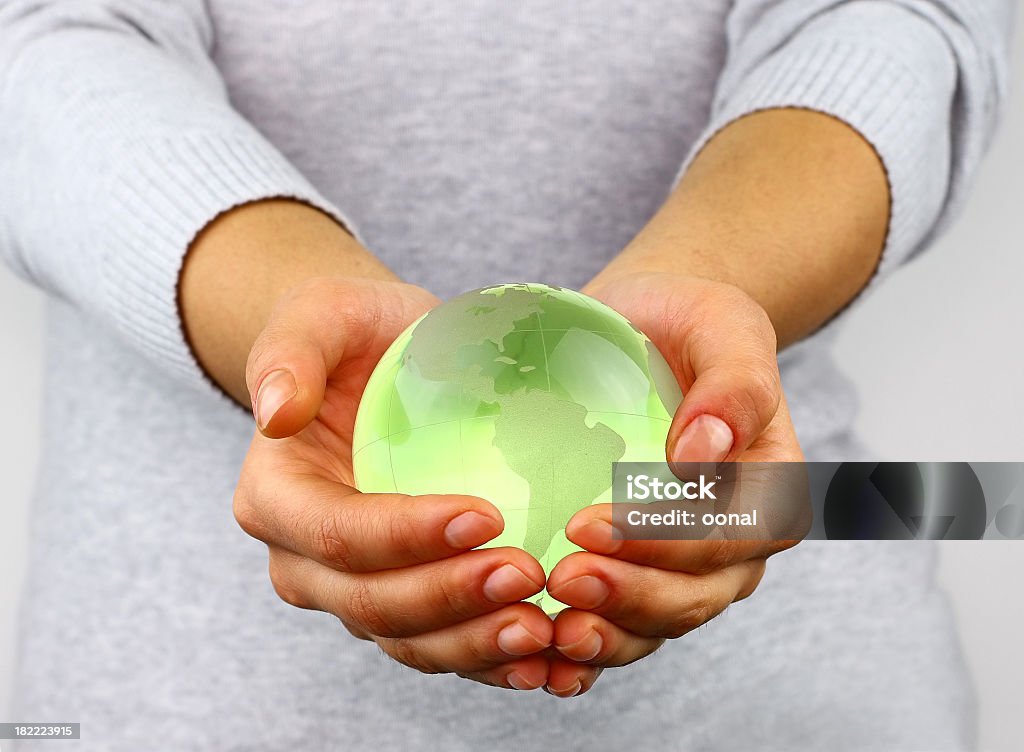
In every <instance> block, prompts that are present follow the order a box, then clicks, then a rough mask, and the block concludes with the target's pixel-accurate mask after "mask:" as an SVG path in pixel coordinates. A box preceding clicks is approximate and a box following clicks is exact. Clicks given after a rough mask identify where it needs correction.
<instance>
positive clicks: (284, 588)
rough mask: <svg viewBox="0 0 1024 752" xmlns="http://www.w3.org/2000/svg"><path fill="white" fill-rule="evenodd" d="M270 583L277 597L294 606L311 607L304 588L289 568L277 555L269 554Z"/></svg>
mask: <svg viewBox="0 0 1024 752" xmlns="http://www.w3.org/2000/svg"><path fill="white" fill-rule="evenodd" d="M270 583H271V584H272V585H273V586H274V592H275V593H277V597H278V598H280V599H281V600H282V601H284V602H285V603H287V604H288V605H289V606H294V607H295V608H311V607H312V606H311V604H310V601H309V598H308V597H307V596H306V593H305V590H304V589H303V588H302V587H300V586H299V584H298V582H297V581H296V579H295V576H294V573H293V572H292V571H291V569H290V568H289V567H288V566H286V565H284V564H282V563H281V561H280V559H279V557H277V556H275V555H274V554H273V553H272V554H271V555H270Z"/></svg>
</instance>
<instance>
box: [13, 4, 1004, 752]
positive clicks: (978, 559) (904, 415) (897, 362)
mask: <svg viewBox="0 0 1024 752" xmlns="http://www.w3.org/2000/svg"><path fill="white" fill-rule="evenodd" d="M1018 15H1019V18H1018V24H1017V26H1018V29H1017V30H1018V36H1017V39H1018V40H1021V39H1024V14H1018ZM1017 44H1018V45H1019V44H1021V42H1020V41H1018V42H1017ZM1014 67H1015V72H1016V75H1015V76H1014V83H1015V84H1019V86H1016V88H1017V89H1020V90H1021V93H1020V94H1018V93H1017V92H1015V96H1013V97H1012V98H1011V103H1010V110H1009V112H1008V116H1007V118H1006V120H1005V121H1004V123H1003V127H1002V129H1001V131H1000V136H999V139H998V141H997V143H996V144H995V147H994V149H993V151H992V153H991V154H990V156H989V158H988V159H987V161H986V164H985V166H984V169H983V172H982V175H981V178H980V180H979V182H978V185H977V188H976V190H975V192H974V196H973V199H972V201H971V203H970V205H969V207H968V208H967V210H966V212H965V214H964V216H963V217H962V218H961V220H960V222H959V223H958V224H957V225H956V227H955V228H954V229H953V230H952V231H951V232H950V233H949V234H948V235H947V236H946V237H944V238H943V239H942V241H941V242H940V243H938V245H937V246H936V247H934V248H933V249H931V250H930V251H929V252H928V254H926V255H925V256H923V257H922V258H920V259H919V260H918V261H916V262H914V263H912V264H910V265H909V266H907V267H906V268H905V269H903V270H902V271H900V272H899V273H897V274H896V275H895V276H894V277H893V278H892V279H890V280H889V282H888V283H887V284H886V285H884V286H883V287H882V289H881V290H879V291H878V292H876V293H875V294H874V295H873V296H872V297H871V298H870V299H869V300H867V301H865V303H864V304H863V305H862V306H860V307H859V308H858V309H856V310H855V311H853V312H852V315H851V316H850V317H849V320H848V322H847V324H846V326H845V329H844V331H843V334H842V336H841V338H840V342H839V345H838V350H837V353H838V356H839V359H840V362H841V364H842V365H843V367H844V369H845V370H846V372H847V373H849V374H850V376H851V377H852V378H853V379H854V381H855V382H856V383H857V385H858V386H859V388H860V393H861V399H862V412H861V416H860V419H859V425H858V428H859V430H860V432H861V435H862V437H863V438H864V439H865V440H866V441H867V442H868V444H869V445H870V446H871V447H872V448H873V449H874V450H875V452H876V453H877V456H878V458H879V459H891V460H970V461H981V460H1021V461H1024V435H1022V433H1021V425H1022V423H1024V357H1022V354H1021V350H1022V346H1024V338H1022V334H1021V325H1022V324H1024V295H1022V292H1021V284H1020V278H1021V276H1022V275H1024V237H1022V236H1024V141H1022V135H1024V56H1021V55H1017V59H1016V60H1015V64H1014ZM42 310H43V308H42V300H41V295H40V294H39V293H38V292H36V291H35V290H33V289H31V288H29V287H27V286H26V285H25V284H23V283H21V282H20V281H18V280H16V279H15V278H13V277H12V276H11V275H10V274H9V273H8V272H7V271H6V269H2V270H0V720H42V721H54V720H60V719H52V718H51V719H45V718H44V719H8V718H6V717H5V714H4V712H3V709H4V708H6V707H7V702H8V700H9V691H10V690H9V686H8V677H9V676H10V673H11V666H12V662H13V658H14V642H13V637H14V622H15V607H16V603H17V598H18V591H19V588H20V582H21V578H22V574H23V572H24V555H25V539H26V535H27V524H26V511H27V507H28V504H29V499H30V496H31V489H32V484H33V477H34V472H35V464H36V458H37V454H38V452H37V447H38V441H39V431H38V425H37V422H38V415H39V410H40V405H41V401H42V399H43V398H44V396H45V395H43V394H42V390H41V387H40V381H41V373H42V368H43V364H42V332H43V315H42ZM942 547H943V548H942V553H943V559H942V567H941V572H940V576H941V580H942V582H943V584H944V585H945V587H946V588H947V589H948V590H949V591H950V593H951V595H952V598H953V601H954V605H955V608H956V614H957V619H958V621H959V623H960V627H961V630H962V634H963V638H964V643H965V647H966V650H967V654H968V660H969V662H970V664H971V667H972V669H973V672H974V676H975V682H976V684H977V688H978V692H979V697H980V706H981V724H982V737H981V749H983V750H998V751H1003V750H1006V751H1007V752H1010V751H1011V750H1019V749H1022V748H1024V729H1020V728H1019V724H1020V723H1021V721H1020V715H1021V698H1022V697H1024V637H1022V627H1024V585H1022V584H1021V583H1022V576H1024V541H1021V542H1005V543H1002V542H999V543H997V542H994V541H989V542H986V543H976V542H974V543H972V542H957V543H944V544H942Z"/></svg>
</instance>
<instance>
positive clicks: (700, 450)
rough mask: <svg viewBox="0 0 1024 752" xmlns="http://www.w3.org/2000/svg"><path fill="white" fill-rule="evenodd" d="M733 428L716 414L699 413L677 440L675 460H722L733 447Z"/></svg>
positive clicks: (674, 451) (673, 459) (673, 458)
mask: <svg viewBox="0 0 1024 752" xmlns="http://www.w3.org/2000/svg"><path fill="white" fill-rule="evenodd" d="M732 444H733V436H732V429H731V428H729V425H728V424H727V423H726V422H725V421H724V420H722V419H721V418H716V417H715V416H714V415H699V416H697V417H696V418H694V419H693V420H692V421H690V425H688V426H687V427H686V430H685V431H683V433H682V434H681V435H680V436H679V438H678V439H677V440H676V445H675V447H674V448H673V449H672V461H673V462H721V461H722V460H724V459H725V458H726V457H727V456H728V454H729V451H730V450H731V449H732Z"/></svg>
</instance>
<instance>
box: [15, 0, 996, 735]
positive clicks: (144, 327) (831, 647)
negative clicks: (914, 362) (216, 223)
mask: <svg viewBox="0 0 1024 752" xmlns="http://www.w3.org/2000/svg"><path fill="white" fill-rule="evenodd" d="M1012 8H1013V3H1012V2H1011V1H1010V0H934V1H930V0H888V1H884V0H863V1H859V2H851V1H844V0H731V1H730V0H673V1H672V2H669V1H668V0H652V1H651V2H642V3H638V2H632V1H628V2H627V1H626V0H607V1H606V2H598V3H588V4H582V3H580V4H577V3H546V2H540V0H526V1H525V2H519V3H505V2H497V1H491V0H472V1H471V2H463V3H431V4H428V3H414V2H409V1H408V0H403V1H396V2H388V3H357V2H354V1H352V0H308V1H306V2H288V0H266V2H264V3H260V4H259V5H258V6H256V5H254V4H253V3H248V2H243V0H163V1H161V2H158V1H157V0H64V1H60V0H52V1H46V0H0V253H2V255H3V257H4V258H5V259H6V260H7V262H8V263H9V264H10V265H11V266H12V267H13V268H14V269H15V270H16V271H18V272H19V273H20V274H22V275H23V276H25V277H26V278H28V279H30V280H32V281H33V282H34V283H36V284H38V285H40V286H41V287H43V288H45V289H46V290H48V291H49V292H50V293H51V294H52V298H51V300H52V302H51V304H50V306H49V309H50V310H49V313H50V319H49V321H50V323H49V361H48V368H47V370H48V378H47V386H46V389H47V391H46V394H47V395H48V399H47V405H46V413H45V418H44V419H45V437H46V439H45V446H44V447H43V460H42V467H41V470H40V474H39V486H38V492H37V495H36V499H35V504H34V509H33V523H32V544H31V563H30V570H29V579H28V583H27V590H26V592H27V596H26V599H25V601H24V603H23V606H24V608H23V620H22V630H21V649H20V668H19V671H18V675H17V677H16V683H15V707H14V709H13V711H12V712H13V715H12V717H13V718H14V719H17V720H33V721H80V722H81V723H82V736H83V741H82V743H81V748H82V749H89V750H119V751H120V750H123V751H125V752H128V751H130V752H136V751H137V750H163V749H167V750H182V749H189V750H230V749H246V750H255V749H267V750H281V749H318V750H319V749H341V748H344V749H377V750H391V749H395V750H399V749H401V750H418V749H446V750H474V751H479V750H505V749H511V750H529V749H538V748H542V747H543V748H547V749H573V748H583V749H589V750H606V749H620V748H629V749H659V748H661V749H684V748H685V749H703V750H734V749H829V750H840V749H857V750H861V749H886V750H891V749H904V750H906V749H922V750H923V749H927V750H940V749H965V748H967V747H969V746H970V744H971V735H972V733H973V716H972V693H971V691H970V687H969V680H968V679H967V677H966V676H965V673H964V670H963V666H962V664H961V660H960V654H959V647H958V644H957V641H956V637H955V632H954V629H953V626H952V623H951V621H950V617H949V614H948V612H947V609H946V605H945V601H944V598H943V595H942V593H941V592H940V591H938V590H937V589H936V588H935V586H934V584H933V579H932V576H933V569H934V560H933V553H934V552H933V549H932V548H931V547H930V546H929V545H928V544H899V543H893V544H855V543H838V542H837V543H805V544H801V545H800V546H798V547H796V548H795V549H793V550H792V551H789V552H786V553H785V554H782V555H780V556H778V557H776V558H774V559H773V560H772V561H771V563H770V565H769V567H768V573H767V575H766V577H765V579H764V581H763V583H762V585H761V587H760V589H759V590H758V592H757V593H756V594H755V595H754V596H753V597H752V598H750V599H748V600H746V601H744V602H742V603H740V604H736V605H735V606H734V607H732V608H731V609H730V610H729V611H728V612H727V613H726V614H725V615H723V616H721V617H719V618H718V619H715V620H714V621H713V622H712V623H710V624H709V625H707V626H706V627H704V628H702V629H701V630H699V631H698V632H697V633H695V634H691V635H689V636H687V637H685V638H683V639H681V640H678V641H675V642H674V643H673V644H669V645H667V646H666V647H665V648H663V649H662V650H661V651H659V652H658V653H657V654H655V655H654V656H652V657H651V658H648V659H646V660H644V661H641V662H640V663H638V664H635V665H633V666H629V667H626V668H624V669H617V670H615V671H612V672H608V673H607V674H606V676H604V677H603V678H602V680H601V681H600V682H599V683H598V685H597V687H596V688H595V689H594V691H593V692H591V693H589V694H587V695H585V696H584V697H581V698H579V699H577V700H573V701H569V702H561V701H556V700H554V699H553V698H551V697H549V696H547V695H544V694H542V693H529V694H527V693H515V692H508V691H500V690H496V689H491V688H485V687H482V686H479V685H475V684H471V683H469V682H466V681H463V680H461V679H458V678H455V677H450V676H445V677H431V676H423V675H419V674H416V673H414V672H413V671H411V670H408V669H404V668H402V667H400V666H398V665H397V664H393V663H391V662H389V661H388V660H386V659H385V658H383V657H381V656H380V655H379V654H378V653H377V651H376V650H375V648H373V646H372V645H369V644H367V643H363V642H358V641H356V640H354V639H352V638H350V637H349V636H348V635H347V633H345V632H344V630H342V629H341V628H340V626H339V625H338V624H337V622H336V621H335V620H334V619H332V618H331V617H328V616H324V615H321V614H313V613H309V612H301V611H298V610H295V609H292V608H290V607H288V606H286V605H285V604H283V603H282V602H280V601H279V600H278V599H277V598H276V596H275V595H274V592H273V590H272V588H271V585H270V581H269V579H268V577H267V574H266V554H265V550H264V549H263V547H262V546H261V545H260V544H258V543H256V542H254V541H253V540H251V539H249V538H247V537H246V536H245V535H244V534H243V533H242V532H241V531H240V530H239V529H238V527H237V525H236V524H235V523H234V520H233V518H232V514H231V495H232V490H233V486H234V482H235V479H236V477H237V472H238V468H239V465H240V462H241V459H242V456H243V455H244V452H245V449H246V446H247V442H248V439H249V436H250V435H251V432H252V428H253V426H252V421H251V417H250V416H249V415H247V414H246V413H245V412H244V411H242V410H240V409H238V408H237V406H234V405H232V404H229V403H228V402H227V400H226V399H225V398H223V397H222V396H221V395H220V394H219V393H218V392H217V391H216V390H215V389H214V388H213V387H212V386H211V385H210V384H208V383H207V382H206V381H205V380H204V378H203V376H202V375H201V372H200V370H199V369H198V367H197V366H196V363H195V360H194V358H193V357H192V355H191V353H190V352H189V349H188V347H187V345H186V343H185V340H184V338H183V336H182V330H181V324H180V321H179V318H178V312H177V308H176V302H175V289H176V284H177V277H178V272H179V269H180V266H181V262H182V258H183V255H184V253H185V251H186V249H187V247H188V245H189V242H190V241H191V239H192V238H193V237H194V236H195V234H196V233H197V232H198V231H199V230H200V229H201V228H202V227H203V226H204V225H205V224H206V223H207V222H209V221H210V220H211V219H212V218H213V217H215V216H216V215H217V214H219V213H221V212H223V211H225V210H226V209H228V208H230V207H232V206H235V205H238V204H240V203H243V202H246V201H251V200H254V199H259V198H264V197H268V196H293V197H298V198H301V199H304V200H306V201H309V202H311V203H313V204H316V205H319V206H321V207H323V208H325V209H326V210H327V211H330V212H332V213H334V215H335V216H337V217H338V218H339V219H341V220H343V221H345V222H346V223H347V224H348V225H349V226H350V227H352V228H354V229H355V231H356V232H357V234H358V235H359V237H360V238H361V239H362V240H363V241H364V242H365V243H366V244H367V245H368V246H369V247H370V248H371V249H373V250H374V251H375V252H377V253H378V254H379V255H380V256H381V257H382V258H383V259H384V260H385V261H386V262H387V263H388V264H389V265H390V266H391V267H392V268H394V269H396V270H397V271H398V272H399V273H400V274H402V275H403V276H404V277H405V278H406V279H408V280H409V281H412V282H416V283H419V284H422V285H424V286H426V287H428V288H430V289H432V290H433V291H435V292H437V293H439V294H441V295H450V294H453V293H455V292H458V291H462V290H466V289H470V288H473V287H478V286H482V285H484V284H488V283H493V282H499V281H510V280H517V279H531V280H541V281H545V282H549V283H553V284H559V285H567V286H570V287H577V286H579V285H581V284H582V283H584V282H585V281H586V280H587V279H588V278H589V277H590V276H592V275H593V274H594V273H595V272H597V271H598V270H599V269H600V268H601V267H602V265H603V264H605V263H606V262H607V261H608V260H609V259H610V258H611V257H612V256H613V255H614V254H615V253H616V252H617V251H618V250H620V249H621V248H622V247H623V246H624V245H625V244H626V243H627V242H628V241H629V239H630V238H631V236H632V235H633V234H635V233H636V232H637V230H639V229H640V227H641V226H642V225H643V224H644V223H645V221H646V220H647V219H648V218H649V217H650V215H651V214H652V213H653V212H654V210H655V209H656V208H657V207H658V205H659V203H660V202H661V201H662V200H663V199H664V197H665V196H666V195H667V193H668V191H669V189H670V187H671V185H672V182H673V179H674V178H675V177H676V176H677V174H678V173H679V171H680V169H681V166H682V165H684V164H685V161H686V159H687V156H688V155H690V154H692V153H693V152H694V151H695V150H696V149H697V148H699V146H700V145H701V144H702V143H703V141H704V140H705V139H706V138H708V137H709V136H710V135H711V134H713V133H714V132H715V131H716V130H717V129H719V128H721V127H722V126H724V125H725V124H727V123H728V122H730V121H731V120H733V119H735V118H736V117H738V116H740V115H743V114H745V113H748V112H751V111H754V110H757V109H762V108H768V107H806V108H812V109H816V110H822V111H825V112H828V113H831V114H832V115H835V116H836V117H839V118H841V119H843V120H845V121H847V122H848V123H850V124H851V125H852V126H853V127H855V128H857V129H858V130H859V131H860V132H861V133H862V134H863V135H864V137H865V138H866V139H867V140H868V141H870V142H871V143H872V144H873V145H874V147H875V148H876V150H877V151H878V153H879V154H880V155H881V157H882V159H883V161H884V163H885V167H886V170H887V173H888V176H889V180H890V184H891V190H892V197H893V204H892V220H891V227H890V232H889V237H888V241H887V245H886V251H885V256H884V260H883V262H882V265H881V268H880V270H879V273H878V274H877V275H876V277H875V279H874V281H873V284H878V283H879V282H880V281H882V280H883V279H884V278H885V276H886V275H887V274H888V273H889V272H890V271H891V270H892V269H894V268H895V267H897V266H898V265H899V264H900V263H902V262H903V261H905V260H906V259H908V258H909V257H911V256H912V255H913V254H915V253H916V252H918V251H919V250H921V249H923V248H925V247H926V246H927V245H928V243H929V241H930V240H931V238H933V237H934V235H935V233H936V232H938V231H939V230H940V229H941V227H942V226H943V225H944V224H945V223H946V222H948V221H949V218H950V217H951V216H953V214H955V212H956V209H957V208H958V207H959V206H960V205H961V204H962V202H963V200H964V197H965V195H966V193H967V191H968V188H969V186H970V183H971V178H972V176H973V175H974V173H975V170H976V168H977V166H978V163H979V160H980V158H981V156H982V153H983V151H984V149H985V146H986V144H987V143H988V141H989V138H990V136H991V133H992V129H993V127H994V123H995V122H996V119H997V114H998V111H999V108H1000V103H1001V98H1002V95H1003V92H1004V89H1005V81H1004V78H1005V74H1006V64H1005V58H1006V55H1007V46H1008V44H1007V40H1006V38H1005V35H1006V33H1007V30H1008V29H1009V28H1010V16H1011V13H1012ZM910 304H912V301H908V305H910ZM8 325H10V324H8ZM833 330H834V325H833V326H830V327H827V328H826V329H825V330H823V331H822V332H821V333H819V334H818V335H816V336H815V337H813V338H811V339H810V340H807V341H805V342H803V343H801V344H800V345H798V346H796V347H793V348H791V349H790V350H788V351H786V352H785V353H783V354H782V356H781V357H780V361H781V365H782V371H783V380H784V385H785V387H786V390H787V394H788V398H789V402H790V407H791V410H792V413H793V417H794V421H795V423H796V426H797V429H798V433H799V435H800V438H801V441H802V443H803V446H804V448H805V451H806V453H807V454H808V456H809V457H810V458H812V459H857V458H860V457H862V456H863V453H862V451H861V450H860V449H859V447H858V445H857V443H856V442H855V441H854V440H853V439H852V438H851V437H850V435H849V427H850V424H851V421H852V418H853V414H854V410H855V400H854V397H853V395H851V393H850V390H849V388H848V387H847V386H846V384H845V383H844V381H843V380H842V378H841V377H840V375H839V374H838V373H837V372H836V370H835V369H834V367H833V365H832V364H831V361H830V359H829V355H828V340H829V338H830V336H831V332H832V331H833ZM0 514H2V510H0ZM73 746H74V743H70V742H64V743H62V744H61V749H64V748H67V749H69V750H70V749H72V748H73ZM4 748H5V749H6V748H7V744H6V743H5V745H4Z"/></svg>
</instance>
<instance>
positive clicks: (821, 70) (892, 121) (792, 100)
mask: <svg viewBox="0 0 1024 752" xmlns="http://www.w3.org/2000/svg"><path fill="white" fill-rule="evenodd" d="M927 33H928V34H934V32H932V31H930V30H929V31H928V32H927ZM936 36H937V35H936ZM907 47H914V45H913V44H911V43H909V42H908V43H907ZM918 49H920V48H918ZM924 49H928V50H929V51H930V60H929V61H926V62H930V63H932V66H936V65H937V66H946V67H949V66H951V65H952V62H951V60H950V59H949V56H948V51H946V50H945V48H944V47H942V46H935V45H931V46H930V47H929V46H925V47H924ZM931 58H934V59H931ZM932 66H924V65H922V61H921V60H920V59H916V60H906V59H901V56H900V53H899V52H898V51H897V52H893V51H892V50H891V49H890V48H888V47H881V46H879V45H872V44H865V43H864V42H863V41H862V40H858V41H857V42H856V43H850V42H847V41H844V40H842V39H836V38H833V39H825V40H820V41H819V40H815V41H814V42H810V43H807V42H803V43H801V42H800V41H791V43H790V44H788V45H786V46H785V47H783V48H781V49H780V50H779V51H777V52H776V53H774V54H773V55H771V56H770V57H768V58H767V59H765V60H764V61H763V62H762V63H761V64H759V65H758V66H756V67H755V68H754V69H753V70H751V71H750V72H748V73H747V74H746V75H745V76H743V78H742V80H740V81H739V82H738V84H737V85H735V86H733V87H725V88H726V89H727V90H725V91H723V90H722V88H720V90H719V92H718V95H717V98H716V103H715V107H714V109H713V113H712V117H711V121H710V123H709V125H708V127H707V128H706V129H705V131H704V133H703V134H702V136H701V137H700V139H698V141H697V143H696V144H695V145H694V147H693V149H692V150H691V151H690V154H689V156H688V158H687V160H686V162H685V163H684V165H683V167H682V169H681V170H680V171H679V173H678V174H677V176H676V179H675V181H674V182H673V189H674V188H675V185H676V184H678V182H679V180H680V179H681V178H682V176H683V174H684V173H685V171H686V169H687V168H688V167H689V164H690V163H691V162H692V161H693V159H694V158H695V157H696V155H697V154H698V153H699V152H700V150H701V149H702V148H703V147H704V146H705V145H706V144H707V143H708V141H710V140H711V139H712V138H713V137H714V135H715V134H716V133H718V132H719V131H720V130H722V129H723V128H725V127H726V126H727V125H728V124H729V123H731V122H733V121H735V120H737V119H739V118H741V117H743V116H745V115H749V114H752V113H754V112H758V111H761V110H767V109H778V108H801V109H808V110H814V111H817V112H822V113H824V114H827V115H830V116H832V117H835V118H837V119H839V120H842V121H843V122H845V123H846V124H848V125H849V126H851V127H852V128H853V129H854V130H856V131H858V132H859V133H860V134H861V136H863V138H864V139H865V140H866V141H867V142H868V143H869V144H870V145H871V146H872V147H873V148H874V150H875V152H876V153H877V155H878V156H879V158H880V159H881V161H882V164H883V167H884V169H885V172H886V177H887V180H888V182H889V190H890V200H891V206H890V218H889V230H888V234H887V237H886V243H885V249H884V251H883V254H882V260H881V262H880V265H879V267H878V273H876V275H875V279H878V278H880V277H881V276H883V275H884V274H885V273H886V272H887V271H888V270H889V269H891V268H893V267H895V266H897V265H899V264H900V263H902V262H903V261H905V260H906V259H907V258H909V257H910V256H911V255H913V254H914V252H915V251H916V250H917V249H918V248H919V247H920V246H921V245H923V242H922V241H923V240H924V239H925V238H926V236H927V235H928V234H929V233H930V231H931V230H932V229H933V226H934V225H935V222H936V219H937V217H938V215H939V213H940V211H941V208H942V205H943V202H944V200H945V195H946V188H947V186H948V184H949V170H950V168H949V155H950V134H949V127H948V123H949V96H948V92H939V91H936V89H937V88H938V87H937V84H936V80H937V79H941V78H942V77H940V76H936V75H935V67H932ZM918 71H922V72H923V75H920V74H919V73H918ZM943 107H945V111H942V108H943ZM873 282H874V280H873Z"/></svg>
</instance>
